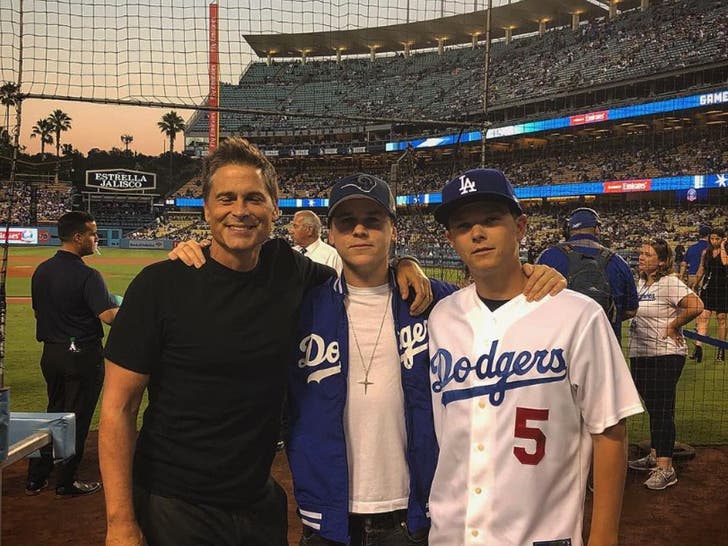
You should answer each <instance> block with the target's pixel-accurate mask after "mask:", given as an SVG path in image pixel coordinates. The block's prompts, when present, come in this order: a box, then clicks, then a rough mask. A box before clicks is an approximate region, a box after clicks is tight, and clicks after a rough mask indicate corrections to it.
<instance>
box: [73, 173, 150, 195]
mask: <svg viewBox="0 0 728 546" xmlns="http://www.w3.org/2000/svg"><path fill="white" fill-rule="evenodd" d="M86 187H87V188H97V189H101V190H111V191H141V190H153V189H155V188H156V187H157V175H156V174H154V173H145V172H141V171H130V170H127V169H104V170H99V171H86Z"/></svg>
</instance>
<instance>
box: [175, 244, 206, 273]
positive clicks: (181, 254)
mask: <svg viewBox="0 0 728 546" xmlns="http://www.w3.org/2000/svg"><path fill="white" fill-rule="evenodd" d="M208 246H210V241H202V242H201V243H198V242H197V241H182V242H181V243H179V244H178V245H177V246H176V247H174V248H173V249H172V250H170V251H169V254H167V257H168V258H169V259H170V260H180V261H181V262H182V263H183V264H185V265H187V266H192V265H194V266H195V267H196V268H197V269H200V268H201V267H202V265H203V264H204V263H205V261H206V260H205V255H204V254H203V253H202V249H203V248H205V247H208Z"/></svg>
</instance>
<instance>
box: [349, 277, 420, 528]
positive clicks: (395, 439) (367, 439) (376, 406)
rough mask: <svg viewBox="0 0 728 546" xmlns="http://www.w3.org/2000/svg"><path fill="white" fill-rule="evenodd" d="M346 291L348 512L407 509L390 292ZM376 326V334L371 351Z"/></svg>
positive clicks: (404, 434)
mask: <svg viewBox="0 0 728 546" xmlns="http://www.w3.org/2000/svg"><path fill="white" fill-rule="evenodd" d="M347 288H348V291H349V296H348V297H347V301H346V309H347V312H348V314H349V317H350V322H349V377H348V393H347V397H346V406H345V408H344V433H345V435H346V454H347V462H348V465H349V512H352V513H357V514H375V513H381V512H391V511H393V510H401V509H403V508H407V504H408V501H409V469H408V467H407V459H406V457H405V454H406V450H407V431H406V428H405V421H404V393H403V392H402V378H401V372H400V363H399V353H398V352H397V340H396V337H395V332H394V319H393V317H392V305H391V300H390V299H389V297H390V296H389V295H390V294H391V291H390V288H389V286H388V285H383V286H378V287H374V288H357V287H353V286H348V287H347ZM391 297H396V294H395V295H392V296H391ZM388 300H389V302H388ZM385 311H386V317H384V314H385ZM383 317H384V319H383ZM352 325H353V326H352ZM380 326H381V327H382V332H381V335H380V336H379V343H378V344H377V345H376V348H375V343H376V340H377V333H378V332H379V328H380ZM352 330H353V331H354V332H356V338H355V337H354V333H353V332H352ZM357 341H358V345H359V347H358V349H357ZM359 350H361V356H360V354H359ZM372 354H374V358H373V360H372V361H371V365H370V364H369V360H370V358H371V357H372ZM362 357H363V359H364V362H363V363H362ZM366 367H368V368H369V375H368V380H369V382H370V383H371V384H369V385H367V390H366V394H365V393H364V384H363V383H362V382H363V381H364V378H365V375H366V374H365V372H364V369H365V368H366Z"/></svg>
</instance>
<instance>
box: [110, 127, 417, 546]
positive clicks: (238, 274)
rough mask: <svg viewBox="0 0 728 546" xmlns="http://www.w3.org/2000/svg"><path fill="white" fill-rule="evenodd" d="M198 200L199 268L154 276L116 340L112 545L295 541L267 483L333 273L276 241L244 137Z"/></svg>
mask: <svg viewBox="0 0 728 546" xmlns="http://www.w3.org/2000/svg"><path fill="white" fill-rule="evenodd" d="M203 198H204V211H205V218H206V220H207V222H208V224H209V225H210V230H211V232H212V239H213V240H212V244H211V246H210V247H209V249H205V251H204V256H202V258H204V265H203V264H202V260H200V262H199V264H198V265H199V266H200V267H199V268H198V269H195V268H189V267H186V266H185V265H184V264H183V263H181V262H171V261H167V262H162V263H158V264H154V265H152V266H149V267H147V268H145V269H144V270H143V271H142V272H141V273H140V274H139V275H138V276H137V277H136V278H135V279H134V280H133V281H132V283H131V284H130V286H129V288H128V290H127V292H126V295H125V299H124V305H123V307H122V308H121V310H120V312H119V316H118V319H117V321H116V322H115V324H114V328H113V329H112V331H111V333H110V335H109V341H108V343H107V347H106V358H107V364H106V369H107V375H106V383H105V386H104V398H103V402H102V408H101V428H100V431H99V458H100V463H101V472H102V476H103V478H104V483H105V488H104V489H105V495H106V510H107V544H140V543H143V541H144V540H146V541H147V543H149V544H150V545H157V546H160V545H161V546H165V545H170V546H171V545H175V546H184V545H190V546H192V545H197V544H216V545H245V546H270V545H276V546H278V545H279V546H283V545H286V544H287V537H286V535H287V512H286V497H285V493H284V492H283V489H282V488H281V487H280V486H279V485H278V484H276V483H275V482H274V481H273V480H272V479H271V478H270V467H271V463H272V461H273V457H274V454H275V445H276V441H277V434H278V427H279V424H280V411H281V404H282V400H283V392H284V385H285V377H286V362H287V359H288V357H289V355H290V354H291V352H292V343H293V331H294V330H295V324H296V320H297V313H298V308H299V306H300V302H301V299H302V296H303V293H304V291H305V290H306V289H307V288H309V287H311V286H314V285H316V284H320V283H321V282H323V281H324V280H325V279H327V278H328V277H330V276H331V275H334V274H335V272H334V270H333V269H331V268H329V267H326V266H324V265H321V264H316V263H314V262H312V261H311V260H309V259H308V258H306V257H304V256H302V255H301V254H300V253H298V252H295V251H294V250H293V249H291V247H290V246H289V245H288V244H287V243H286V242H285V241H283V240H280V239H272V240H271V239H269V236H270V233H271V231H272V229H273V222H274V220H275V219H276V218H277V217H278V214H279V211H278V206H277V199H278V186H277V182H276V174H275V170H274V169H273V166H272V165H271V164H270V163H269V162H268V160H267V159H266V158H265V156H264V155H263V154H262V153H261V152H260V151H259V150H258V149H257V148H255V147H254V146H252V145H251V144H249V143H248V142H247V141H246V140H244V139H240V138H230V139H227V140H226V141H224V142H223V143H221V144H220V146H219V147H218V148H217V149H216V150H215V151H214V152H213V153H212V154H211V155H210V156H209V157H208V158H207V159H206V162H205V167H204V171H203ZM423 278H424V277H423ZM424 282H426V283H427V286H428V288H429V281H427V279H426V278H424ZM418 292H421V290H418ZM425 306H426V305H425ZM145 389H147V390H148V393H149V406H148V408H147V409H146V411H145V413H144V422H143V425H142V429H141V431H140V433H139V437H138V439H136V419H137V413H138V410H139V405H140V402H141V399H142V394H143V392H144V390H145ZM135 440H136V447H135Z"/></svg>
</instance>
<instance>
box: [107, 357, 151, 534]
mask: <svg viewBox="0 0 728 546" xmlns="http://www.w3.org/2000/svg"><path fill="white" fill-rule="evenodd" d="M148 382H149V376H148V375H144V374H139V373H136V372H132V371H130V370H127V369H125V368H122V367H121V366H119V365H118V364H115V363H114V362H111V361H110V360H108V359H107V360H106V378H105V380H104V395H103V400H102V402H101V423H100V426H99V466H100V467H101V476H102V479H103V482H104V496H105V497H106V545H107V546H112V545H114V546H117V545H118V546H121V545H124V546H126V545H144V544H146V542H145V540H144V536H143V535H142V532H141V530H140V528H139V525H138V523H137V521H136V517H135V516H134V505H133V501H132V461H133V456H134V445H135V443H136V434H137V430H136V421H137V415H138V414H139V406H140V404H141V400H142V395H143V393H144V389H145V388H146V386H147V384H148Z"/></svg>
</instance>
